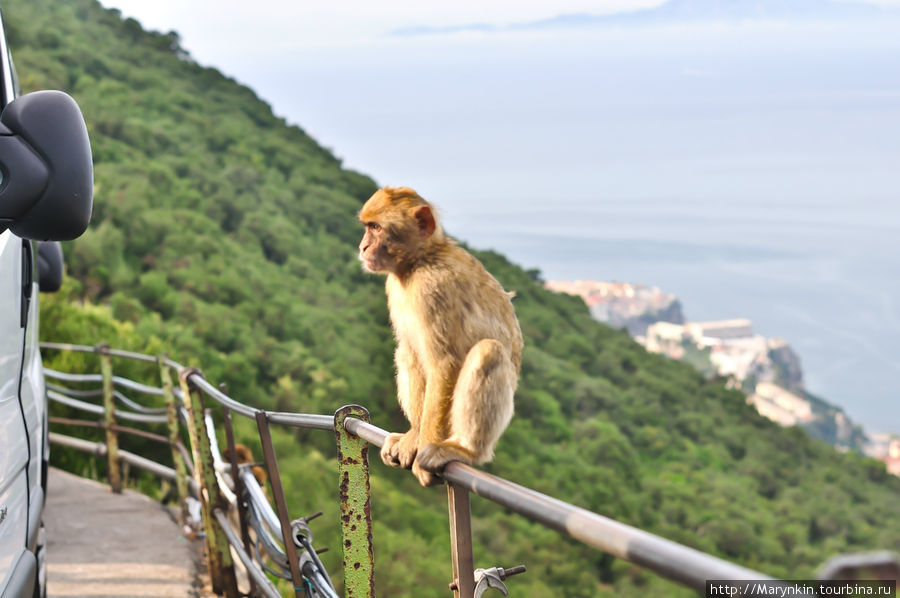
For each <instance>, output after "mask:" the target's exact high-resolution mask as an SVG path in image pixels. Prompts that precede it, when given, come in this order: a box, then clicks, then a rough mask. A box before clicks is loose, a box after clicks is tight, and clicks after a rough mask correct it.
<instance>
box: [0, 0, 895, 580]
mask: <svg viewBox="0 0 900 598" xmlns="http://www.w3.org/2000/svg"><path fill="white" fill-rule="evenodd" d="M4 11H5V12H4V16H5V19H6V25H7V29H8V33H9V38H10V43H11V45H12V49H13V52H14V56H15V60H16V64H17V68H18V72H19V73H20V76H21V83H22V86H23V88H24V91H29V90H35V89H41V88H59V89H63V90H65V91H68V92H69V93H71V94H72V95H73V96H74V97H75V98H76V99H77V100H78V102H79V103H80V105H81V107H82V109H83V111H84V114H85V118H86V120H87V124H88V128H89V131H90V134H91V139H92V144H93V150H94V159H95V177H96V198H95V208H94V216H93V220H92V224H91V228H90V230H89V231H88V232H87V233H86V234H85V235H84V237H82V238H81V239H79V240H77V241H75V242H73V243H68V244H66V246H65V251H66V259H67V264H68V274H69V278H68V281H67V283H66V286H65V287H64V289H63V292H61V293H60V294H58V295H53V296H42V297H41V302H42V318H43V323H42V325H43V331H42V334H43V337H44V338H45V339H47V340H57V341H68V342H78V343H84V344H92V343H95V342H99V341H106V342H109V343H110V344H111V345H113V346H118V347H122V348H129V349H133V350H138V351H143V352H151V353H155V352H160V351H163V350H167V351H169V353H170V354H171V356H172V357H173V358H175V359H176V360H178V361H180V362H182V363H185V364H189V365H197V366H201V367H202V368H203V369H204V372H205V374H206V376H207V377H208V378H209V379H210V380H212V381H214V382H216V383H218V382H225V383H227V385H228V388H229V391H230V394H232V395H233V396H235V397H237V398H239V399H240V400H242V401H244V402H246V403H249V404H253V405H258V406H262V407H266V408H277V409H281V410H291V411H304V412H316V413H331V412H333V411H334V410H335V409H336V408H338V407H340V406H341V405H343V404H347V403H361V404H363V405H365V406H367V407H368V408H369V410H370V412H371V414H372V419H373V421H374V422H375V423H376V424H378V425H380V426H383V427H386V428H390V429H401V428H402V427H403V421H402V417H401V415H400V413H399V409H398V408H397V406H396V401H395V399H394V385H393V377H392V352H393V341H392V338H391V333H390V329H389V326H388V322H387V311H386V307H385V301H384V294H383V289H382V281H381V280H380V279H379V278H377V277H374V276H368V275H364V274H363V273H362V272H361V270H360V267H359V265H358V263H357V260H356V257H355V252H356V242H357V239H358V236H359V235H360V233H361V230H360V227H359V226H358V224H357V223H356V221H355V212H356V211H357V210H358V208H359V206H360V205H361V202H362V201H364V200H365V199H366V198H367V197H368V195H369V194H370V193H371V192H372V191H373V190H374V189H375V184H374V183H373V181H372V180H370V179H369V178H367V177H365V176H362V175H360V174H358V173H355V172H351V171H348V170H344V169H342V168H341V165H340V163H339V161H338V160H336V159H335V158H334V157H333V156H332V155H331V154H330V153H329V152H327V151H326V150H324V149H323V148H321V147H320V146H319V145H317V144H316V142H315V141H313V140H312V139H310V138H309V137H308V136H307V135H306V134H305V133H304V132H303V131H302V130H300V129H299V128H297V127H292V126H287V125H286V123H285V122H284V121H283V120H281V119H279V118H276V117H275V116H273V114H272V112H271V110H270V108H269V106H268V105H267V104H265V103H264V102H263V101H261V100H260V99H259V98H257V97H256V95H255V94H254V93H253V92H252V91H251V90H249V89H247V88H245V87H242V86H241V85H239V84H237V83H235V82H234V81H232V80H230V79H228V78H227V77H225V76H223V75H222V74H220V73H219V72H218V71H216V70H215V69H210V68H204V67H202V66H198V65H197V64H195V63H194V62H193V61H192V60H191V59H190V58H189V56H187V54H186V53H185V52H184V51H183V50H182V49H181V48H180V47H179V40H178V37H177V35H175V34H174V33H169V34H158V33H148V32H145V31H143V30H142V28H141V27H140V25H139V24H138V23H137V22H135V21H133V20H130V19H129V20H123V19H122V18H121V17H120V15H119V14H118V12H116V11H114V10H105V9H103V8H102V7H101V6H100V5H99V4H98V3H97V2H96V1H95V0H10V1H9V2H7V3H5V4H4ZM423 191H424V192H426V195H427V190H423ZM479 257H481V259H482V260H483V261H484V262H485V264H486V265H487V267H488V269H489V270H490V271H491V272H493V273H494V274H495V275H496V276H497V278H498V279H499V280H500V281H501V282H502V283H503V285H504V286H505V287H506V288H508V289H512V290H515V291H516V293H517V295H518V296H517V299H516V301H515V305H516V310H517V313H518V315H519V318H520V320H521V324H522V328H523V331H524V333H525V337H526V350H525V356H524V365H523V371H522V378H521V383H520V390H519V392H518V394H517V403H516V409H517V411H516V418H515V419H514V422H513V424H512V425H511V427H510V429H509V430H508V431H507V433H506V435H505V436H504V438H503V439H502V440H501V442H500V445H499V447H498V451H497V458H496V461H495V462H494V463H493V464H492V465H491V466H490V467H489V470H491V471H493V472H495V473H497V474H499V475H502V476H503V477H506V478H509V479H512V480H514V481H516V482H518V483H520V484H523V485H526V486H529V487H532V488H535V489H538V490H540V491H542V492H546V493H548V494H551V495H553V496H556V497H559V498H561V499H563V500H566V501H569V502H572V503H575V504H577V505H580V506H583V507H586V508H588V509H590V510H593V511H596V512H599V513H602V514H605V515H608V516H611V517H614V518H617V519H620V520H623V521H625V522H628V523H631V524H633V525H637V526H640V527H643V528H647V529H649V530H651V531H653V532H655V533H658V534H661V535H663V536H665V537H668V538H671V539H673V540H676V541H679V542H683V543H686V544H689V545H692V546H695V547H697V548H700V549H702V550H705V551H709V552H712V553H715V554H718V555H721V556H723V557H726V558H728V559H731V560H734V561H737V562H739V563H741V564H744V565H747V566H749V567H753V568H758V569H760V570H763V571H765V572H766V573H769V574H774V575H783V576H790V577H794V578H797V577H808V576H810V575H812V572H813V570H814V568H815V567H817V566H818V565H819V564H821V563H822V562H823V561H824V559H825V558H826V557H828V556H831V555H833V554H834V553H836V552H839V551H848V550H863V549H866V550H867V549H874V548H896V547H897V546H900V502H898V500H897V497H898V496H900V479H897V478H893V477H890V476H888V475H887V474H886V473H885V468H884V466H883V465H882V464H880V463H878V462H875V461H872V460H868V459H864V458H861V457H859V456H858V455H855V454H839V453H837V452H835V451H834V450H832V449H831V448H830V447H828V446H826V445H825V444H824V443H821V442H818V441H814V440H811V439H810V438H808V437H807V435H806V434H804V433H803V432H802V431H801V430H797V429H780V428H779V427H777V426H776V425H775V424H772V423H770V422H768V421H767V420H764V419H762V418H761V417H759V416H757V414H756V413H755V411H754V410H753V409H752V408H751V407H749V406H748V405H747V404H746V402H745V397H744V396H743V395H742V394H741V393H739V392H736V391H730V390H726V389H725V387H724V386H723V385H722V384H720V383H718V382H715V381H709V380H706V379H705V378H704V377H703V376H702V375H701V374H699V373H697V372H696V371H695V370H694V369H693V368H692V367H691V366H689V365H687V364H682V363H677V362H674V361H670V360H668V359H665V358H663V357H660V356H656V355H651V354H648V353H646V352H645V351H644V350H643V349H642V348H641V347H640V346H638V345H637V344H636V343H634V342H633V341H632V340H631V339H630V338H629V337H628V336H627V334H625V333H624V332H620V331H614V330H612V329H610V328H607V327H605V326H603V325H601V324H599V323H596V322H595V321H593V320H592V319H591V318H590V316H589V314H588V311H587V309H586V307H585V306H584V304H583V303H582V302H581V300H580V299H575V298H572V297H568V296H563V295H557V294H553V293H551V292H548V291H546V290H544V289H543V288H542V286H541V285H540V282H539V280H537V278H538V276H537V275H536V273H535V272H533V271H532V272H527V271H523V270H522V269H520V268H518V267H516V266H514V265H513V264H510V263H509V262H508V261H507V260H506V259H504V258H503V257H502V256H500V255H497V254H495V253H491V252H481V253H479ZM46 358H47V361H48V363H50V364H51V365H52V366H54V367H58V368H61V369H71V370H77V369H94V368H95V367H96V364H95V363H94V362H93V361H92V359H93V357H92V356H88V357H78V356H72V355H60V354H53V353H50V352H48V353H47V355H46ZM116 367H117V368H120V367H123V366H121V365H120V364H118V363H117V366H116ZM127 367H129V368H131V369H129V370H124V369H122V370H117V371H124V372H126V373H129V374H130V375H134V376H145V377H148V376H152V375H153V371H152V368H145V369H144V370H140V368H137V367H136V366H127ZM145 379H146V378H145ZM238 432H239V435H240V436H241V437H243V439H244V440H245V441H247V442H248V443H251V444H252V440H251V439H252V438H254V435H253V428H252V426H251V425H249V424H242V425H241V427H240V428H239V430H238ZM276 445H277V446H276V448H277V450H278V454H279V457H280V464H281V471H282V474H283V477H284V478H285V482H286V487H287V490H288V492H289V494H290V502H291V508H292V509H293V511H294V512H295V513H296V514H297V515H300V514H308V513H309V512H311V511H314V510H318V509H322V510H325V511H326V515H327V517H324V518H322V519H320V520H317V521H316V524H315V527H316V529H317V531H318V532H319V535H318V538H319V539H320V540H322V543H323V544H324V545H329V546H331V548H332V550H331V552H330V553H327V554H326V555H325V557H327V559H326V564H327V565H328V566H329V568H330V569H331V571H333V572H335V573H336V572H337V571H338V563H339V560H340V556H339V552H340V551H339V550H338V549H337V548H338V541H337V512H338V510H337V504H336V487H337V480H336V475H335V472H336V466H335V464H334V459H333V454H334V448H333V439H332V438H330V437H329V436H328V435H327V434H323V433H313V432H308V433H299V434H291V433H290V432H288V431H283V430H279V431H278V433H277V435H276ZM162 455H164V453H163V454H162ZM54 458H57V459H62V460H63V461H67V462H68V463H69V464H70V465H73V466H74V464H75V458H74V457H71V456H66V454H65V453H64V452H62V451H55V452H54ZM372 471H373V481H372V488H373V498H372V501H373V513H374V517H375V522H376V527H375V548H376V563H377V572H376V579H377V583H378V587H379V593H380V594H381V595H383V596H392V597H400V596H417V597H421V596H444V595H446V592H447V591H446V583H447V581H449V579H448V578H449V576H450V570H449V543H448V532H447V522H446V513H445V508H446V507H445V504H444V493H443V492H442V491H441V490H439V489H431V490H423V489H421V488H419V487H418V486H417V485H416V483H415V480H414V479H413V478H412V476H411V475H409V474H408V473H407V472H401V471H397V470H394V469H388V468H385V467H383V466H382V465H381V464H380V463H375V464H373V467H372ZM474 510H475V514H476V521H475V525H474V533H475V536H476V559H477V564H478V565H479V566H492V565H496V564H499V565H505V566H511V565H514V564H518V563H525V564H527V565H528V570H529V571H528V573H527V574H526V575H524V576H520V577H517V578H514V579H512V580H511V581H510V582H509V583H510V587H511V588H512V589H513V592H514V593H515V595H518V596H536V597H538V596H550V595H560V596H568V597H576V596H579V597H582V596H583V597H589V596H600V595H610V596H611V595H635V596H637V595H644V594H645V592H648V591H649V592H653V593H654V594H656V595H660V594H665V595H670V594H672V593H674V592H676V589H675V587H674V586H671V585H669V584H668V583H667V582H664V581H662V580H660V579H659V578H657V577H655V576H653V575H651V574H648V573H646V572H642V571H641V570H639V569H637V568H635V567H632V566H630V565H628V564H627V563H623V562H619V561H614V560H613V559H610V558H608V557H606V556H605V555H603V554H601V553H599V552H596V551H594V550H590V549H587V548H585V547H582V546H580V545H578V544H576V543H574V542H571V541H568V540H566V539H564V538H563V537H561V536H560V535H559V534H557V533H556V532H552V531H548V530H545V529H543V528H541V527H540V526H537V525H534V524H531V523H529V522H527V521H525V520H524V519H522V518H519V517H516V516H511V515H509V514H507V513H504V512H503V511H502V510H501V509H499V508H496V507H494V506H493V505H491V504H489V503H486V502H485V501H481V500H478V499H476V500H475V501H474ZM335 577H340V576H339V574H336V575H335ZM550 588H554V589H559V592H558V593H554V592H551V591H550Z"/></svg>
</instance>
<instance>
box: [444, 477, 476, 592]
mask: <svg viewBox="0 0 900 598" xmlns="http://www.w3.org/2000/svg"><path fill="white" fill-rule="evenodd" d="M447 507H448V509H449V511H450V550H451V558H452V560H453V582H454V584H455V587H454V588H453V596H454V597H455V598H472V596H474V595H475V558H474V556H473V553H472V514H471V510H470V506H469V491H468V490H466V489H465V488H460V487H459V486H456V485H454V484H452V483H450V482H447Z"/></svg>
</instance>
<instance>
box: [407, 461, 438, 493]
mask: <svg viewBox="0 0 900 598" xmlns="http://www.w3.org/2000/svg"><path fill="white" fill-rule="evenodd" d="M412 472H413V475H415V476H416V479H417V480H419V483H420V484H422V486H424V487H426V488H428V487H429V486H437V485H439V484H442V483H443V480H442V479H441V478H439V477H438V476H436V475H435V474H433V473H432V472H430V471H426V470H424V469H422V468H421V467H419V462H418V461H416V462H414V463H413V466H412Z"/></svg>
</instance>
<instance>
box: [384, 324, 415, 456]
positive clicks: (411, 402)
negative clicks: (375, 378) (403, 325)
mask: <svg viewBox="0 0 900 598" xmlns="http://www.w3.org/2000/svg"><path fill="white" fill-rule="evenodd" d="M394 357H395V362H396V364H397V400H398V401H399V403H400V408H401V409H402V410H403V414H404V415H405V416H406V419H408V420H409V424H410V428H409V431H408V432H406V433H405V434H396V433H393V434H389V435H388V437H387V438H386V439H385V442H384V445H383V446H382V447H381V460H382V461H384V463H385V464H386V465H399V466H400V467H403V468H404V469H409V468H410V467H412V464H413V461H414V460H415V458H416V452H417V450H418V446H419V427H420V423H421V418H422V404H423V402H424V395H425V374H424V372H423V370H422V365H421V364H420V363H419V361H418V359H416V357H415V354H414V353H413V352H412V351H411V350H410V349H409V345H408V344H407V343H406V342H405V341H402V340H401V341H400V342H398V344H397V351H396V353H395V355H394Z"/></svg>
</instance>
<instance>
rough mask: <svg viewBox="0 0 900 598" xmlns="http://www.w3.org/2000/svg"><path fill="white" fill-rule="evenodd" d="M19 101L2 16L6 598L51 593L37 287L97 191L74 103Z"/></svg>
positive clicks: (58, 263) (1, 407)
mask: <svg viewBox="0 0 900 598" xmlns="http://www.w3.org/2000/svg"><path fill="white" fill-rule="evenodd" d="M17 95H18V90H17V84H16V78H15V71H14V69H13V64H12V59H11V57H10V54H9V48H8V47H7V45H6V35H5V33H4V32H3V23H2V18H0V110H2V111H0V598H12V597H16V598H19V597H21V596H43V595H44V594H45V589H46V573H45V566H44V554H43V547H44V541H43V530H42V525H41V515H42V512H43V508H44V495H45V491H46V482H47V457H48V444H47V398H46V392H45V388H44V376H43V370H42V369H41V355H40V352H39V351H38V309H37V308H38V306H37V302H38V289H39V283H43V285H44V286H43V290H54V289H52V288H51V287H57V288H58V286H59V283H60V282H61V275H62V253H61V251H60V249H59V244H58V243H56V241H63V240H69V239H74V238H75V237H77V236H79V235H80V234H81V233H83V232H84V230H85V228H87V224H88V221H89V220H90V216H91V202H92V193H93V169H92V165H91V148H90V143H89V141H88V136H87V129H86V128H85V125H84V119H83V118H82V116H81V111H80V110H79V108H78V105H77V104H76V103H75V101H74V100H73V99H72V98H70V97H69V96H67V95H66V94H64V93H62V92H58V91H40V92H35V93H30V94H27V95H24V96H21V97H17ZM38 241H40V242H41V243H40V248H39V247H38ZM39 264H40V266H39Z"/></svg>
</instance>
